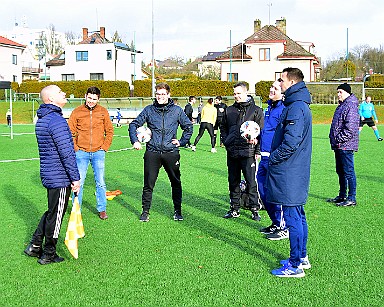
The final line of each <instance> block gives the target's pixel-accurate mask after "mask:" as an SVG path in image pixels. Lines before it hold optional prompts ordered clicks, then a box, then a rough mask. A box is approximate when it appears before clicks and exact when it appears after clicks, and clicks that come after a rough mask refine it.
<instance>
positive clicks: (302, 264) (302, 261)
mask: <svg viewBox="0 0 384 307" xmlns="http://www.w3.org/2000/svg"><path fill="white" fill-rule="evenodd" d="M288 262H289V259H284V260H281V261H280V264H282V265H287V264H288ZM311 267H312V265H311V263H310V262H309V259H308V255H307V256H305V257H304V258H300V265H299V268H301V269H306V270H308V269H310V268H311Z"/></svg>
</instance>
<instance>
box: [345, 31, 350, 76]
mask: <svg viewBox="0 0 384 307" xmlns="http://www.w3.org/2000/svg"><path fill="white" fill-rule="evenodd" d="M346 58H347V81H348V59H349V52H348V28H347V56H346Z"/></svg>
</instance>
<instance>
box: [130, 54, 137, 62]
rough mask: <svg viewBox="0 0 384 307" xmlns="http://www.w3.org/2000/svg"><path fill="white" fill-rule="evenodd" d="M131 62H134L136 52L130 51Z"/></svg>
mask: <svg viewBox="0 0 384 307" xmlns="http://www.w3.org/2000/svg"><path fill="white" fill-rule="evenodd" d="M131 63H136V54H135V53H131Z"/></svg>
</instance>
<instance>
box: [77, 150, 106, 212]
mask: <svg viewBox="0 0 384 307" xmlns="http://www.w3.org/2000/svg"><path fill="white" fill-rule="evenodd" d="M104 161H105V151H104V150H98V151H96V152H86V151H82V150H78V151H77V152H76V162H77V167H78V169H79V173H80V185H81V186H80V192H79V194H78V197H79V203H80V206H81V204H82V200H83V186H84V181H85V178H86V177H87V170H88V165H89V163H91V165H92V169H93V177H94V178H95V184H96V202H97V205H96V209H97V211H98V212H101V211H106V208H107V196H106V192H107V187H106V184H105V179H104V171H105V163H104Z"/></svg>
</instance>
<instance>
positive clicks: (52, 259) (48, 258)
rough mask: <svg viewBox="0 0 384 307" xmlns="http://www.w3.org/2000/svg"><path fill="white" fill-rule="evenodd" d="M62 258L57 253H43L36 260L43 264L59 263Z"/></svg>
mask: <svg viewBox="0 0 384 307" xmlns="http://www.w3.org/2000/svg"><path fill="white" fill-rule="evenodd" d="M63 261H64V258H63V257H60V256H59V255H58V254H56V253H55V254H54V255H47V254H43V255H42V256H41V258H40V259H39V260H37V262H38V263H40V264H42V265H44V264H51V263H59V262H63Z"/></svg>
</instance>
